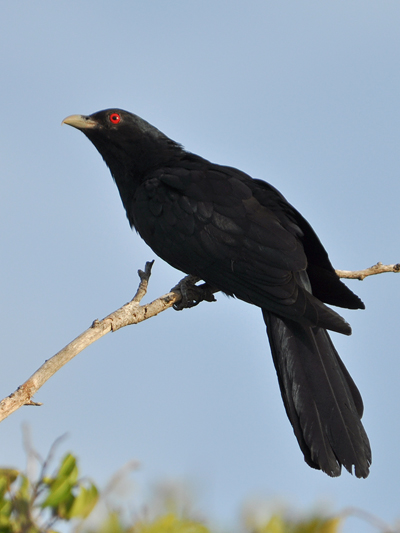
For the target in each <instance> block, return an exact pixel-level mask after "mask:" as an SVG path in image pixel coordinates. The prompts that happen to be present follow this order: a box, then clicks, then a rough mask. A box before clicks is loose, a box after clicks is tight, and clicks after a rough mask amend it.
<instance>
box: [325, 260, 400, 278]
mask: <svg viewBox="0 0 400 533" xmlns="http://www.w3.org/2000/svg"><path fill="white" fill-rule="evenodd" d="M384 272H395V273H396V272H400V263H397V264H396V265H383V264H382V263H376V265H374V266H372V267H369V268H366V269H365V270H336V274H337V275H338V276H339V278H345V279H359V280H360V281H362V280H363V279H364V278H366V277H367V276H374V275H375V274H383V273H384Z"/></svg>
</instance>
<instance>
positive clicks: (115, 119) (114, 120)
mask: <svg viewBox="0 0 400 533" xmlns="http://www.w3.org/2000/svg"><path fill="white" fill-rule="evenodd" d="M110 120H111V122H112V123H113V124H118V122H119V121H120V120H121V117H120V116H119V115H118V113H112V114H111V115H110Z"/></svg>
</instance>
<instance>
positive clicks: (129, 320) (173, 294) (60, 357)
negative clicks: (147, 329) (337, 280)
mask: <svg viewBox="0 0 400 533" xmlns="http://www.w3.org/2000/svg"><path fill="white" fill-rule="evenodd" d="M153 262H154V261H152V262H147V263H146V266H145V270H144V271H142V270H139V271H138V274H139V277H140V284H139V287H138V290H137V292H136V294H135V296H134V297H133V299H132V300H131V301H130V302H128V303H127V304H125V305H124V306H122V307H121V308H120V309H118V310H117V311H114V312H113V313H111V314H110V315H108V316H106V317H105V318H103V320H95V321H94V322H93V323H92V325H91V327H90V328H89V329H87V330H86V331H84V332H83V333H82V334H81V335H79V337H77V338H76V339H74V340H73V341H72V342H70V343H69V344H68V345H67V346H65V348H63V349H62V350H61V351H59V352H58V353H56V354H55V355H53V357H51V358H50V359H48V360H47V361H45V362H44V363H43V365H42V366H41V367H40V368H39V369H38V370H37V371H36V372H35V373H34V374H32V376H31V377H30V378H29V379H28V380H27V381H25V383H23V384H22V385H21V386H20V387H18V389H17V390H16V391H15V392H13V393H12V394H10V396H7V397H6V398H4V400H2V401H1V402H0V422H1V421H2V420H4V419H5V418H7V417H8V416H9V415H10V414H11V413H13V412H14V411H16V410H17V409H19V408H20V407H21V406H22V405H42V404H41V403H37V402H34V401H33V400H32V398H33V396H34V394H35V393H36V392H37V391H38V390H39V389H40V388H41V387H42V386H43V385H44V384H45V383H46V381H47V380H48V379H50V378H51V376H53V375H54V374H55V373H56V372H57V371H58V370H59V369H60V368H61V367H63V366H64V365H65V364H66V363H68V362H69V361H70V360H71V359H73V358H74V357H75V356H76V355H78V353H80V352H81V351H82V350H84V349H85V348H87V347H88V346H89V345H90V344H92V343H93V342H95V341H97V340H98V339H100V338H101V337H104V335H106V334H107V333H110V331H117V330H118V329H120V328H123V327H124V326H129V325H130V324H138V323H139V322H143V321H144V320H147V319H148V318H151V317H153V316H156V315H158V314H159V313H161V312H162V311H165V310H166V309H168V308H169V307H172V306H173V305H174V304H176V303H178V302H180V301H181V300H182V291H183V293H184V294H186V292H187V286H188V283H189V284H190V283H193V281H194V280H193V277H192V276H186V277H185V278H183V279H182V280H181V281H180V282H179V283H178V285H176V286H175V287H174V288H173V289H171V291H170V292H168V293H167V294H164V296H160V297H159V298H157V299H156V300H154V301H153V302H151V303H149V304H146V305H140V302H141V300H142V299H143V297H144V296H145V295H146V292H147V286H148V282H149V278H150V275H151V268H152V266H153ZM382 272H400V263H398V264H396V265H382V263H377V264H376V265H375V266H373V267H370V268H367V269H365V270H358V271H348V270H336V273H337V275H338V276H339V277H341V278H348V279H360V280H362V279H364V278H365V277H367V276H371V275H372V274H381V273H382ZM195 289H199V290H200V295H199V292H197V291H195V292H196V297H195V300H194V304H197V303H199V302H200V301H202V300H206V301H213V299H212V293H213V292H217V290H216V289H213V288H211V287H210V286H208V285H207V284H203V285H200V286H195ZM202 289H203V295H202V294H201V290H202ZM189 306H190V305H189Z"/></svg>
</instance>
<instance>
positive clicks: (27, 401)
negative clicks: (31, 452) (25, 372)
mask: <svg viewBox="0 0 400 533" xmlns="http://www.w3.org/2000/svg"><path fill="white" fill-rule="evenodd" d="M152 265H153V263H152V262H151V263H146V267H145V271H144V272H143V271H141V270H140V271H139V276H140V280H141V281H140V285H139V288H138V290H137V292H136V294H135V296H134V297H133V299H132V300H131V301H130V302H129V303H127V304H125V305H124V306H122V307H121V308H120V309H118V310H117V311H115V312H114V313H111V314H110V315H108V316H107V317H105V318H103V320H95V321H94V322H93V324H92V325H91V327H90V328H89V329H87V330H86V331H84V332H83V333H82V334H81V335H79V337H77V338H76V339H74V340H73V341H72V342H70V343H69V344H68V345H67V346H65V348H63V349H62V350H61V351H59V352H58V353H56V354H55V355H54V356H53V357H51V358H50V359H48V360H47V361H45V362H44V363H43V365H42V366H41V367H40V368H39V369H38V370H37V371H36V372H35V373H34V374H33V375H32V376H31V377H30V378H29V379H28V380H27V381H25V383H23V384H22V385H21V386H20V387H18V389H17V390H16V391H15V392H13V393H12V394H10V396H7V397H6V398H4V400H2V401H1V402H0V422H1V421H2V420H4V419H5V418H7V417H8V416H9V415H10V414H11V413H13V412H14V411H16V410H17V409H19V408H20V407H21V406H22V405H41V404H39V403H36V402H33V401H32V397H33V395H34V394H35V393H36V392H37V391H38V390H39V389H40V388H41V387H42V386H43V385H44V384H45V383H46V381H47V380H48V379H50V378H51V376H53V374H55V373H56V372H57V370H59V369H60V368H61V367H63V366H64V365H65V364H66V363H68V362H69V361H70V360H71V359H72V358H74V357H75V356H76V355H78V353H80V352H81V351H82V350H84V349H85V348H87V347H88V346H89V345H90V344H92V343H93V342H95V341H97V340H98V339H100V338H101V337H103V336H104V335H106V334H107V333H109V332H110V331H117V330H118V329H120V328H122V327H124V326H128V325H130V324H137V323H139V322H142V321H143V320H146V319H148V318H151V317H153V316H155V315H158V313H161V312H162V311H165V310H166V309H168V308H169V307H172V305H173V304H174V303H176V302H179V301H180V300H181V294H180V292H179V285H177V286H176V287H174V289H172V290H171V292H169V293H167V294H164V296H161V297H160V298H157V299H156V300H154V301H153V302H151V303H149V304H146V305H140V301H141V300H142V298H143V297H144V296H145V294H146V291H147V285H148V280H149V277H150V274H151V267H152ZM184 280H186V278H184ZM184 280H182V281H184Z"/></svg>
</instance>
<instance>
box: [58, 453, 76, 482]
mask: <svg viewBox="0 0 400 533" xmlns="http://www.w3.org/2000/svg"><path fill="white" fill-rule="evenodd" d="M61 477H68V478H70V480H71V482H72V484H74V483H75V482H76V480H77V479H78V467H77V465H76V459H75V457H74V456H73V455H72V454H71V453H67V455H66V456H65V457H64V459H63V460H62V463H61V466H60V469H59V471H58V473H57V476H56V479H58V478H61Z"/></svg>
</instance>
